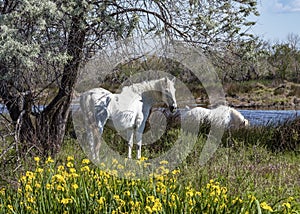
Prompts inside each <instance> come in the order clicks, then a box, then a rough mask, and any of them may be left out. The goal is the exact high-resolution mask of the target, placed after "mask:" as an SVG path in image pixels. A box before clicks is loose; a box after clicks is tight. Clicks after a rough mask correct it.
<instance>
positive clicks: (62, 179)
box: [52, 174, 65, 183]
mask: <svg viewBox="0 0 300 214" xmlns="http://www.w3.org/2000/svg"><path fill="white" fill-rule="evenodd" d="M55 181H57V182H60V183H63V182H65V179H64V177H63V176H62V175H60V174H56V175H53V177H52V182H55Z"/></svg>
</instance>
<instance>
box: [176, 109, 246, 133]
mask: <svg viewBox="0 0 300 214" xmlns="http://www.w3.org/2000/svg"><path fill="white" fill-rule="evenodd" d="M182 119H183V120H191V119H194V120H197V121H200V122H204V121H208V122H211V123H212V124H214V125H215V126H220V127H224V128H227V129H237V128H240V127H246V126H249V125H250V124H249V121H248V120H247V119H245V118H244V116H243V115H242V114H241V113H240V112H238V111H237V110H236V109H234V108H231V107H228V106H225V105H220V106H218V107H217V108H213V109H207V108H202V107H196V108H192V109H188V110H187V111H185V112H183V113H182Z"/></svg>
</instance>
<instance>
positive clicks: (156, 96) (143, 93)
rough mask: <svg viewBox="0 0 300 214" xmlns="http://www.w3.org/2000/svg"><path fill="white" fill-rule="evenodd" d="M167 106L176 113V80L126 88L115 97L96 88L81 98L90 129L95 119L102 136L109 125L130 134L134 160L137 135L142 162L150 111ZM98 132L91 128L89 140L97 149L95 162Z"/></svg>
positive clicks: (88, 132)
mask: <svg viewBox="0 0 300 214" xmlns="http://www.w3.org/2000/svg"><path fill="white" fill-rule="evenodd" d="M161 102H164V103H166V104H167V105H168V107H169V109H170V110H171V111H172V112H173V111H175V110H176V108H177V103H176V98H175V78H174V79H173V80H170V79H169V78H167V77H165V78H161V79H158V80H151V81H144V82H142V83H135V84H132V85H130V86H125V87H124V88H123V89H122V91H121V93H119V94H112V93H111V92H109V91H107V90H105V89H103V88H94V89H91V90H89V91H87V92H84V93H83V94H82V95H81V96H80V106H81V109H82V111H83V113H84V116H85V118H86V120H85V123H86V126H89V124H88V120H89V118H90V116H91V112H92V115H94V117H95V119H96V123H97V126H98V129H99V132H100V136H101V135H102V133H103V129H104V126H105V125H106V124H107V125H109V126H110V127H113V128H115V129H116V130H117V131H118V132H121V133H122V132H124V131H126V132H127V141H128V158H131V157H132V155H131V154H132V147H133V141H134V134H135V135H136V136H135V138H136V143H137V158H138V159H140V158H141V149H142V135H143V132H144V129H145V123H146V120H147V118H148V116H149V112H150V109H151V107H152V106H153V105H155V104H157V103H161ZM93 133H94V134H95V130H93V129H92V128H89V127H87V134H88V138H89V141H92V142H90V143H91V145H90V146H92V149H93V151H94V152H93V153H94V154H93V155H94V157H93V158H96V157H97V155H98V154H99V149H100V142H99V141H98V142H97V143H94V138H93V136H94V134H93Z"/></svg>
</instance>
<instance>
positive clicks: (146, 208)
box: [145, 206, 153, 213]
mask: <svg viewBox="0 0 300 214" xmlns="http://www.w3.org/2000/svg"><path fill="white" fill-rule="evenodd" d="M145 210H146V212H148V213H152V212H153V211H152V209H151V207H150V206H146V207H145Z"/></svg>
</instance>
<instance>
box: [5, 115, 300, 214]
mask: <svg viewBox="0 0 300 214" xmlns="http://www.w3.org/2000/svg"><path fill="white" fill-rule="evenodd" d="M299 121H300V120H296V121H293V122H287V123H285V124H283V125H280V126H270V127H254V128H249V129H240V130H236V131H230V132H226V133H225V134H224V136H223V139H222V144H221V145H220V147H219V148H218V150H217V151H216V153H215V154H214V155H213V156H212V158H211V159H210V160H209V162H208V163H206V164H205V165H204V166H202V165H201V164H200V163H199V157H200V154H201V152H202V147H203V144H204V143H205V140H206V134H207V133H208V131H209V127H207V126H203V127H201V128H200V130H201V134H200V135H199V137H198V140H197V142H196V144H195V146H194V148H193V149H192V151H191V153H190V154H189V156H188V157H187V158H186V160H185V161H183V162H182V163H181V164H180V165H179V166H178V168H176V169H175V170H169V169H167V168H166V165H165V163H164V162H161V164H160V165H159V166H158V167H157V171H155V172H154V173H153V174H151V176H149V177H148V178H147V179H144V180H136V179H131V177H130V173H128V177H127V179H126V178H119V177H118V176H117V173H118V169H120V168H123V167H124V166H122V165H121V164H120V163H117V162H115V163H114V166H115V169H111V168H110V169H105V166H103V167H96V166H94V165H93V164H91V163H90V162H89V160H87V159H85V155H84V153H83V152H82V151H81V149H80V147H79V144H78V143H77V142H76V140H70V139H68V140H66V143H65V145H64V147H63V149H62V151H61V152H60V154H58V155H57V156H56V157H55V160H53V159H52V158H48V157H46V158H45V157H28V159H26V160H24V162H25V164H23V165H22V166H21V167H20V168H18V169H17V170H12V169H11V170H10V168H9V167H7V166H8V165H5V167H6V168H2V172H1V174H2V173H4V171H5V172H6V175H7V174H9V175H10V176H6V179H5V180H2V182H1V183H0V213H260V212H261V213H273V212H274V213H299V212H300V180H299V178H300V167H299V166H300V158H299V150H298V148H299V147H298V146H299V140H298V138H297V136H298V134H299V133H300V132H299V125H300V122H299ZM177 136H178V129H170V130H169V131H168V132H167V133H166V134H165V135H164V136H163V137H162V138H161V140H160V141H159V142H157V144H155V145H149V146H145V147H143V154H144V155H146V156H147V157H149V158H154V157H156V156H159V155H160V154H161V153H163V152H165V151H168V149H169V148H170V147H172V145H173V142H174V140H176V138H177ZM105 137H106V142H109V145H110V146H111V147H112V148H113V149H114V150H116V151H119V153H120V154H123V155H126V152H127V146H126V143H125V142H124V141H123V140H122V139H121V138H120V137H119V136H117V135H116V134H115V133H113V132H107V133H106V134H105ZM144 163H147V160H142V161H141V165H143V164H144ZM2 167H3V166H2Z"/></svg>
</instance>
